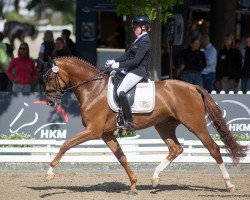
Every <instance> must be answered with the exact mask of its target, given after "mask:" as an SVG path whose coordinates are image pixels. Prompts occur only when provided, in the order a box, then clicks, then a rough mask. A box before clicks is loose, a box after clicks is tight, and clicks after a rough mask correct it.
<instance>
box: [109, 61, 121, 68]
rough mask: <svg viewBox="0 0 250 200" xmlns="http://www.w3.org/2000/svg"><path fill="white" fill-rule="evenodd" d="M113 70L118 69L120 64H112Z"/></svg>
mask: <svg viewBox="0 0 250 200" xmlns="http://www.w3.org/2000/svg"><path fill="white" fill-rule="evenodd" d="M111 68H112V69H117V68H119V63H118V62H115V63H114V64H112V66H111Z"/></svg>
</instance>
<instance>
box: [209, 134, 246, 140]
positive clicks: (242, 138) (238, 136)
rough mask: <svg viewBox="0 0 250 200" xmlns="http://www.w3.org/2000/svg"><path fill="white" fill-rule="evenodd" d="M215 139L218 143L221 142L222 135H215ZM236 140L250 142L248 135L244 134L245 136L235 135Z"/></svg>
mask: <svg viewBox="0 0 250 200" xmlns="http://www.w3.org/2000/svg"><path fill="white" fill-rule="evenodd" d="M213 139H214V140H216V141H218V140H221V139H220V135H218V134H215V135H214V136H213ZM235 139H236V140H237V141H250V136H249V134H248V133H243V134H239V135H235Z"/></svg>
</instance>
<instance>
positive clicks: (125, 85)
mask: <svg viewBox="0 0 250 200" xmlns="http://www.w3.org/2000/svg"><path fill="white" fill-rule="evenodd" d="M141 79H142V77H140V76H137V75H135V74H133V73H128V74H127V75H126V76H125V78H124V79H123V81H122V83H121V85H120V86H119V87H118V89H117V95H118V97H119V101H120V106H121V109H122V113H123V115H124V118H125V124H124V127H120V128H125V129H131V128H133V126H134V125H133V118H132V113H131V108H130V105H129V102H128V99H127V96H126V93H127V92H128V91H129V90H130V89H131V88H132V87H134V86H135V85H136V84H137V83H138V82H140V80H141ZM118 128H119V127H118Z"/></svg>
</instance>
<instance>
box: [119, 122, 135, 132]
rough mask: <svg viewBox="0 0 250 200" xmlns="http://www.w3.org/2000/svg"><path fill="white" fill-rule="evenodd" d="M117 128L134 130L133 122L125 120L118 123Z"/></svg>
mask: <svg viewBox="0 0 250 200" xmlns="http://www.w3.org/2000/svg"><path fill="white" fill-rule="evenodd" d="M117 129H120V130H131V131H133V130H134V124H133V123H132V122H125V124H121V125H118V126H117Z"/></svg>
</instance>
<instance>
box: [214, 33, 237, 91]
mask: <svg viewBox="0 0 250 200" xmlns="http://www.w3.org/2000/svg"><path fill="white" fill-rule="evenodd" d="M241 68H242V60H241V52H240V50H239V49H236V48H235V46H234V39H233V36H232V35H229V34H227V35H225V37H224V43H223V47H222V49H221V50H220V51H219V54H218V57H217V66H216V82H215V88H216V90H224V91H225V92H226V93H227V92H229V91H231V90H232V91H234V92H237V91H239V81H240V76H241Z"/></svg>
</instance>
